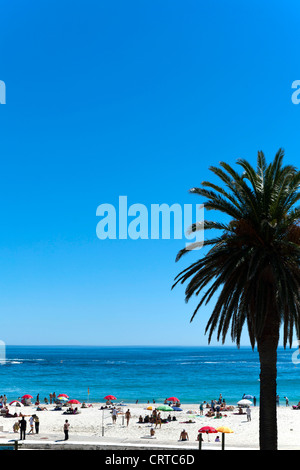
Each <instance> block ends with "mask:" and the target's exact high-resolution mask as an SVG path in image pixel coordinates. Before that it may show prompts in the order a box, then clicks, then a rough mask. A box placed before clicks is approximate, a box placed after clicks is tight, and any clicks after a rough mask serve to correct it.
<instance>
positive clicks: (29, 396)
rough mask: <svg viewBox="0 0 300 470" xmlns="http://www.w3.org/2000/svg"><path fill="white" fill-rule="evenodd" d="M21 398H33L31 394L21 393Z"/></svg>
mask: <svg viewBox="0 0 300 470" xmlns="http://www.w3.org/2000/svg"><path fill="white" fill-rule="evenodd" d="M22 398H33V397H32V396H31V395H28V394H27V395H23V396H22Z"/></svg>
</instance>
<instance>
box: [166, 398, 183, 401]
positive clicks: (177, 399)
mask: <svg viewBox="0 0 300 470" xmlns="http://www.w3.org/2000/svg"><path fill="white" fill-rule="evenodd" d="M167 400H168V401H180V400H179V398H176V397H169V398H167Z"/></svg>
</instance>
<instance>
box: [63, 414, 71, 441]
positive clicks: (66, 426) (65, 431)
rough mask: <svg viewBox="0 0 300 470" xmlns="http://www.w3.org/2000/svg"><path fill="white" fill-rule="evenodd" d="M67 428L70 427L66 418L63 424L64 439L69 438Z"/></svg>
mask: <svg viewBox="0 0 300 470" xmlns="http://www.w3.org/2000/svg"><path fill="white" fill-rule="evenodd" d="M69 428H70V423H69V421H68V420H67V419H66V421H65V424H64V433H65V441H67V440H68V439H69Z"/></svg>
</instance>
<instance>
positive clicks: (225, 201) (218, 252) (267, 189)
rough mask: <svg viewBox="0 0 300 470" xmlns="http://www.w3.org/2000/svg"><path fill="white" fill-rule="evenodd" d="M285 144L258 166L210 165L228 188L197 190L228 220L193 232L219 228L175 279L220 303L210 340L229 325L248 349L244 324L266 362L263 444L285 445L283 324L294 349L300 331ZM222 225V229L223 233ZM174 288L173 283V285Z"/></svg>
mask: <svg viewBox="0 0 300 470" xmlns="http://www.w3.org/2000/svg"><path fill="white" fill-rule="evenodd" d="M283 157H284V151H283V150H282V149H279V151H278V152H277V153H276V155H275V158H274V160H273V162H272V163H270V164H268V165H267V163H266V159H265V156H264V154H263V152H258V157H257V168H256V170H255V169H254V168H253V167H252V166H251V165H250V163H249V162H247V161H246V160H244V159H239V160H237V164H238V165H239V167H241V168H242V171H241V174H239V173H238V172H237V171H235V170H234V169H233V168H232V167H231V166H230V165H228V164H226V163H224V162H221V163H220V167H211V168H210V170H211V171H212V172H213V173H214V174H215V175H216V176H217V177H218V178H220V179H221V180H222V183H224V184H221V186H219V185H217V184H213V183H210V182H207V181H204V182H203V183H202V185H201V186H202V187H201V188H193V189H191V190H190V192H191V193H195V194H198V195H200V196H201V197H203V198H205V202H204V207H205V209H206V210H216V211H218V212H221V213H222V215H225V216H226V217H228V218H229V220H228V222H224V223H221V222H217V221H215V222H213V221H211V222H210V221H204V222H202V223H196V224H194V225H193V226H192V227H191V231H196V230H211V229H213V230H214V231H215V230H216V231H217V232H215V233H216V234H217V235H213V236H212V238H211V239H208V240H205V241H204V246H207V247H208V250H207V253H206V254H204V255H203V257H202V258H201V259H199V260H198V261H196V262H194V263H193V264H192V265H190V266H189V267H188V268H186V269H184V270H183V271H182V272H180V273H179V274H178V276H176V278H175V283H174V285H173V287H174V286H175V285H177V284H178V283H181V284H183V283H186V282H187V286H186V290H185V299H186V302H188V301H189V299H190V298H191V297H192V296H194V295H195V296H198V295H199V294H201V296H200V301H199V303H198V304H197V307H196V309H195V311H194V313H193V315H192V317H191V321H192V320H193V318H194V316H195V315H196V313H197V311H198V310H199V309H200V308H201V306H203V305H206V304H207V303H208V302H209V301H210V300H211V299H212V297H213V296H214V295H216V296H217V300H216V301H215V303H214V308H213V311H212V313H211V316H210V318H209V321H208V323H207V325H206V330H205V333H208V334H209V336H208V343H210V341H211V338H212V334H213V333H214V332H215V331H216V333H217V339H218V341H219V340H220V339H221V340H222V343H223V344H224V342H225V338H226V335H227V332H228V330H229V329H230V332H231V339H232V341H234V342H236V344H237V347H238V348H239V347H240V339H241V334H242V330H243V327H244V325H245V324H246V325H247V328H248V334H249V339H250V344H251V347H252V349H253V350H254V348H255V347H257V350H258V353H259V360H260V449H261V450H276V449H277V415H276V380H277V348H278V344H279V337H280V331H281V328H282V335H283V345H284V347H286V346H287V345H289V347H291V346H292V342H293V333H294V332H296V334H297V338H299V330H300V263H299V262H300V226H299V220H300V207H297V205H296V203H297V201H298V200H299V198H300V193H299V192H298V189H299V185H300V172H299V171H298V170H297V169H296V168H295V167H293V166H291V165H286V166H283ZM218 230H220V231H221V233H220V232H218ZM198 247H199V243H197V242H196V243H194V244H193V245H192V246H188V247H187V248H184V249H183V250H181V251H180V252H179V253H178V255H177V258H176V260H177V261H178V260H179V259H180V258H181V257H182V256H183V255H184V254H185V253H188V252H190V251H191V250H192V249H195V248H198ZM173 287H172V288H173Z"/></svg>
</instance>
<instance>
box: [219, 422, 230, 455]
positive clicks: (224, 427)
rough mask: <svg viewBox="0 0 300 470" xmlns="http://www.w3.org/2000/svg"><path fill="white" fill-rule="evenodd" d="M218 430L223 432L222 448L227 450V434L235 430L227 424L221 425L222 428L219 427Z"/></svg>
mask: <svg viewBox="0 0 300 470" xmlns="http://www.w3.org/2000/svg"><path fill="white" fill-rule="evenodd" d="M217 431H218V432H221V433H222V450H225V434H229V433H232V432H233V430H232V429H230V428H228V427H227V426H221V427H220V428H217Z"/></svg>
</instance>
